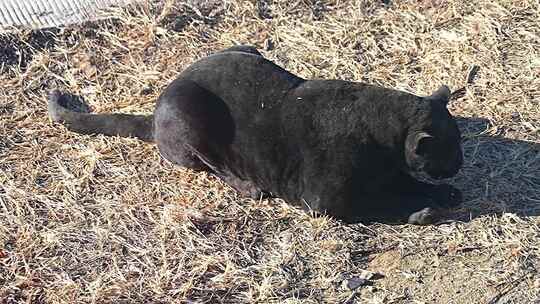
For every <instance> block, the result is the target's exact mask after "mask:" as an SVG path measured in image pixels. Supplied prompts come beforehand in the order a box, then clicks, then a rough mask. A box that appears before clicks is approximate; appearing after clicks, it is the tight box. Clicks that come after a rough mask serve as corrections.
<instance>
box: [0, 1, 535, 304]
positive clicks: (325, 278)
mask: <svg viewBox="0 0 540 304" xmlns="http://www.w3.org/2000/svg"><path fill="white" fill-rule="evenodd" d="M192 2H193V1H192ZM116 14H117V15H118V19H116V20H115V21H112V22H99V23H92V24H87V25H84V26H80V27H72V28H68V29H64V30H49V31H44V32H27V31H11V32H10V33H4V34H2V35H1V36H0V59H1V62H2V64H1V65H0V71H1V72H0V73H1V74H0V83H1V90H0V168H1V169H0V210H1V211H0V224H1V226H0V298H1V299H2V301H0V302H1V303H143V302H144V303H219V302H223V303H345V302H348V303H531V302H534V301H536V302H538V301H540V300H539V297H540V275H539V274H538V272H539V270H540V257H539V254H540V227H539V224H540V220H539V218H538V215H539V213H540V154H539V150H540V131H539V130H540V129H539V128H540V109H539V107H540V106H539V102H540V38H539V35H540V7H539V3H538V1H533V0H531V1H510V0H504V1H503V0H500V1H498V2H493V1H490V0H479V1H471V2H470V3H466V2H465V1H457V0H450V1H437V0H430V1H419V2H404V1H396V2H395V3H392V4H390V5H388V6H386V5H384V4H383V3H381V2H379V1H355V0H328V1H314V0H294V1H290V0H289V1H287V0H283V1H277V0H276V1H257V2H255V1H241V0H230V1H226V2H218V1H216V2H214V3H209V2H205V3H203V4H200V3H199V4H193V3H192V4H189V3H188V4H180V3H170V2H168V3H167V4H165V5H162V4H158V5H156V4H148V5H143V6H141V7H136V8H131V9H129V10H127V11H119V12H117V13H116ZM235 43H249V44H254V45H257V46H258V47H259V48H261V49H262V50H263V53H264V54H265V56H267V57H269V58H271V59H272V60H274V61H275V62H277V63H278V64H280V65H282V66H284V67H286V68H287V69H290V70H292V71H294V72H296V73H298V74H300V75H302V76H304V77H308V78H340V79H347V80H356V81H367V82H371V83H377V84H381V85H385V86H388V87H393V88H398V89H402V90H407V91H411V92H416V93H419V94H422V93H429V92H431V91H432V90H434V89H435V88H436V87H437V86H438V85H439V84H440V83H447V84H448V85H449V86H450V87H451V88H452V89H457V88H459V87H461V86H462V85H463V84H464V83H465V79H466V75H467V70H468V69H469V67H470V66H472V65H478V66H480V72H479V74H478V76H477V78H476V80H475V82H474V84H473V85H470V86H468V87H467V90H466V94H465V95H464V96H463V97H461V98H460V99H459V100H457V101H455V102H453V104H452V105H451V109H452V112H453V113H454V114H456V115H457V116H459V117H460V119H459V120H460V126H461V128H462V130H463V135H464V136H463V137H464V138H463V145H464V151H465V155H466V158H465V165H464V169H463V170H462V171H461V173H460V174H459V175H458V176H457V177H455V178H454V179H452V181H451V182H452V183H454V184H455V185H457V186H458V187H460V188H462V189H463V191H464V194H465V204H464V206H463V207H462V208H460V209H457V210H453V211H452V214H451V215H450V218H451V219H453V221H449V222H446V223H442V224H440V225H435V226H428V227H418V226H410V225H386V224H371V225H365V226H364V225H361V224H358V225H343V224H341V223H339V222H337V221H334V220H331V219H327V218H313V217H311V216H310V215H309V214H306V213H303V212H301V211H298V210H296V209H294V208H291V207H289V206H288V205H286V204H284V203H283V202H281V201H279V200H269V201H267V200H265V201H260V202H258V201H252V200H247V199H242V198H240V197H238V196H237V194H236V193H235V192H234V191H233V190H231V189H230V188H229V187H227V186H226V185H224V184H223V183H221V182H220V181H218V180H216V178H214V177H212V176H208V175H206V174H204V173H200V174H196V173H194V172H192V171H189V170H185V169H182V168H174V167H173V166H171V165H170V164H168V163H167V162H165V161H162V160H160V157H159V155H158V153H157V151H156V148H155V147H154V146H153V145H148V144H144V143H142V142H139V141H137V140H133V139H120V138H107V137H103V136H81V135H76V134H74V133H70V132H67V131H66V129H65V128H63V127H61V126H58V125H53V124H52V123H51V122H50V121H49V120H48V119H47V117H46V109H45V108H46V107H45V91H46V90H47V89H50V88H53V87H60V88H62V89H66V90H69V91H71V92H73V93H76V94H80V95H82V96H83V97H84V98H85V99H86V101H87V102H88V103H89V104H90V105H91V107H92V108H93V110H94V111H96V112H104V111H118V112H149V111H151V109H152V107H153V104H154V101H155V99H156V97H157V95H158V94H159V92H160V91H161V90H162V89H163V88H164V86H165V85H166V84H167V83H168V82H170V81H171V80H172V79H173V78H174V77H175V75H177V74H178V73H179V72H180V71H181V70H182V69H183V68H184V67H186V66H187V65H188V64H189V63H190V62H193V61H194V60H196V59H197V58H201V57H203V56H205V55H207V54H210V53H211V52H213V51H215V50H218V49H221V48H224V47H227V46H230V45H232V44H235ZM364 270H369V271H372V272H377V273H380V274H381V275H379V276H376V277H374V278H372V279H371V280H370V281H369V282H367V284H366V285H365V286H362V287H359V288H357V289H354V288H353V290H351V288H349V287H354V286H350V285H351V284H349V287H348V286H347V282H348V283H351V282H352V283H354V282H355V280H354V278H355V277H359V276H362V274H363V273H365V272H364ZM351 278H353V280H351Z"/></svg>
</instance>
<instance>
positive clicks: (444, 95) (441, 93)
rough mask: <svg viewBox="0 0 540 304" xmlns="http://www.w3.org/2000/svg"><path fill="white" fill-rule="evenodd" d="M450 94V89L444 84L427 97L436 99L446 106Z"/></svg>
mask: <svg viewBox="0 0 540 304" xmlns="http://www.w3.org/2000/svg"><path fill="white" fill-rule="evenodd" d="M450 95H451V94H450V89H449V88H448V87H447V86H445V85H442V86H440V87H439V88H438V89H437V91H435V92H433V94H431V95H430V96H428V97H426V98H428V99H431V100H436V101H438V102H440V103H442V104H443V105H445V106H446V105H447V104H448V101H450Z"/></svg>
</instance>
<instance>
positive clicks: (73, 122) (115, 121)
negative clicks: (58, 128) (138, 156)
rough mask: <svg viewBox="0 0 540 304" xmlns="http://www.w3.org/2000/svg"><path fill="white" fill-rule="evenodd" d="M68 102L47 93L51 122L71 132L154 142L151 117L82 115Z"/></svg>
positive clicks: (55, 93)
mask: <svg viewBox="0 0 540 304" xmlns="http://www.w3.org/2000/svg"><path fill="white" fill-rule="evenodd" d="M68 101H69V97H68V96H66V95H63V94H62V93H60V91H58V90H53V91H51V92H50V93H49V96H48V105H47V108H48V111H49V116H50V117H51V119H52V120H53V121H55V122H60V123H63V124H64V125H65V126H66V127H67V128H68V129H69V130H71V131H74V132H77V133H82V134H105V135H111V136H114V135H118V136H122V137H136V138H139V139H141V140H144V141H153V140H154V136H153V133H154V132H153V131H154V130H153V129H154V127H153V115H148V116H145V115H129V114H91V113H84V112H79V111H74V110H71V109H70V108H73V105H70V104H69V102H68Z"/></svg>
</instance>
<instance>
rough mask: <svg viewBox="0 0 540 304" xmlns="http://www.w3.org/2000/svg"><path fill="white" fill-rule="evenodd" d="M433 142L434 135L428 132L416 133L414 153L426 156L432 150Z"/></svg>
mask: <svg viewBox="0 0 540 304" xmlns="http://www.w3.org/2000/svg"><path fill="white" fill-rule="evenodd" d="M432 142H433V136H431V135H429V134H428V133H426V132H419V133H416V135H415V136H414V153H415V154H416V155H420V156H424V155H426V154H427V153H429V151H430V150H431V148H430V147H431V146H432V145H431V143H432Z"/></svg>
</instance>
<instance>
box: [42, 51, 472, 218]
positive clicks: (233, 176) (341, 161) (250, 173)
mask: <svg viewBox="0 0 540 304" xmlns="http://www.w3.org/2000/svg"><path fill="white" fill-rule="evenodd" d="M449 97H450V91H449V90H448V88H447V87H445V86H443V87H441V88H440V89H439V90H438V91H436V92H435V93H434V94H432V95H431V96H428V97H419V96H415V95H412V94H409V93H405V92H401V91H396V90H392V89H387V88H382V87H378V86H373V85H368V84H363V83H355V82H347V81H341V80H305V79H302V78H300V77H297V76H295V75H293V74H291V73H289V72H287V71H286V70H284V69H282V68H281V67H279V66H277V65H275V64H274V63H272V62H271V61H268V60H267V59H265V58H264V57H262V55H261V54H260V53H259V52H258V51H257V50H256V49H255V48H252V47H248V46H236V47H233V48H230V49H228V50H224V51H221V52H219V53H216V54H214V55H211V56H208V57H206V58H203V59H201V60H199V61H197V62H195V63H194V64H192V65H191V66H189V67H188V68H187V69H186V70H185V71H184V72H182V73H181V74H180V76H179V77H178V78H177V79H176V80H174V81H173V82H172V83H171V84H170V85H169V86H168V87H167V88H166V89H165V91H164V92H163V93H162V94H161V96H160V97H159V100H158V102H157V106H156V109H155V112H154V115H153V117H152V116H147V117H142V116H129V115H124V114H97V115H96V114H87V113H77V112H73V111H70V110H68V109H66V107H65V106H62V104H61V102H60V101H61V100H62V98H61V95H59V93H58V92H55V93H52V94H51V98H50V101H49V113H50V115H51V117H52V119H53V120H54V121H63V122H65V123H66V124H67V126H68V128H70V129H72V130H74V131H77V132H83V133H104V134H108V135H115V134H116V135H120V136H135V137H139V138H142V139H144V140H152V139H153V140H155V142H156V143H157V145H158V148H159V151H160V152H161V154H162V155H163V156H164V157H165V158H167V159H168V160H170V161H172V162H174V163H175V164H178V165H181V166H185V167H188V168H192V169H195V170H207V171H210V172H212V173H213V174H215V175H217V176H219V177H220V178H222V179H223V180H224V181H225V182H227V183H228V184H230V185H231V186H232V187H234V188H236V189H237V190H238V191H240V192H242V193H243V194H245V195H248V196H250V197H257V196H259V195H260V194H261V193H263V192H265V193H269V194H271V195H274V196H278V197H282V198H284V199H286V200H287V201H289V202H291V203H296V204H299V205H300V206H303V207H305V208H307V209H311V210H314V211H317V212H321V213H327V214H330V215H332V216H335V217H338V218H341V219H344V220H348V221H356V220H362V219H364V220H366V219H367V220H369V219H380V218H386V217H390V216H391V215H395V216H398V217H400V218H402V219H409V222H411V223H415V224H426V223H429V222H431V221H432V220H433V216H432V215H433V213H434V211H433V210H437V209H438V208H439V207H451V206H453V205H456V204H458V203H460V201H461V194H460V192H459V191H458V190H457V189H455V188H453V187H452V186H449V185H433V184H428V183H424V182H420V181H418V180H416V179H414V178H413V177H412V176H411V175H410V173H411V172H425V173H427V174H429V175H430V176H431V177H434V178H444V177H451V176H453V175H455V174H456V173H457V172H458V170H459V169H460V167H461V164H462V152H461V147H460V133H459V130H458V128H457V126H456V123H455V121H454V119H453V118H452V116H451V115H450V113H449V112H448V110H447V109H446V104H447V103H448V100H449ZM152 121H153V124H152V125H151V124H150V122H152ZM426 208H427V209H426ZM415 212H416V213H415Z"/></svg>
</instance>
